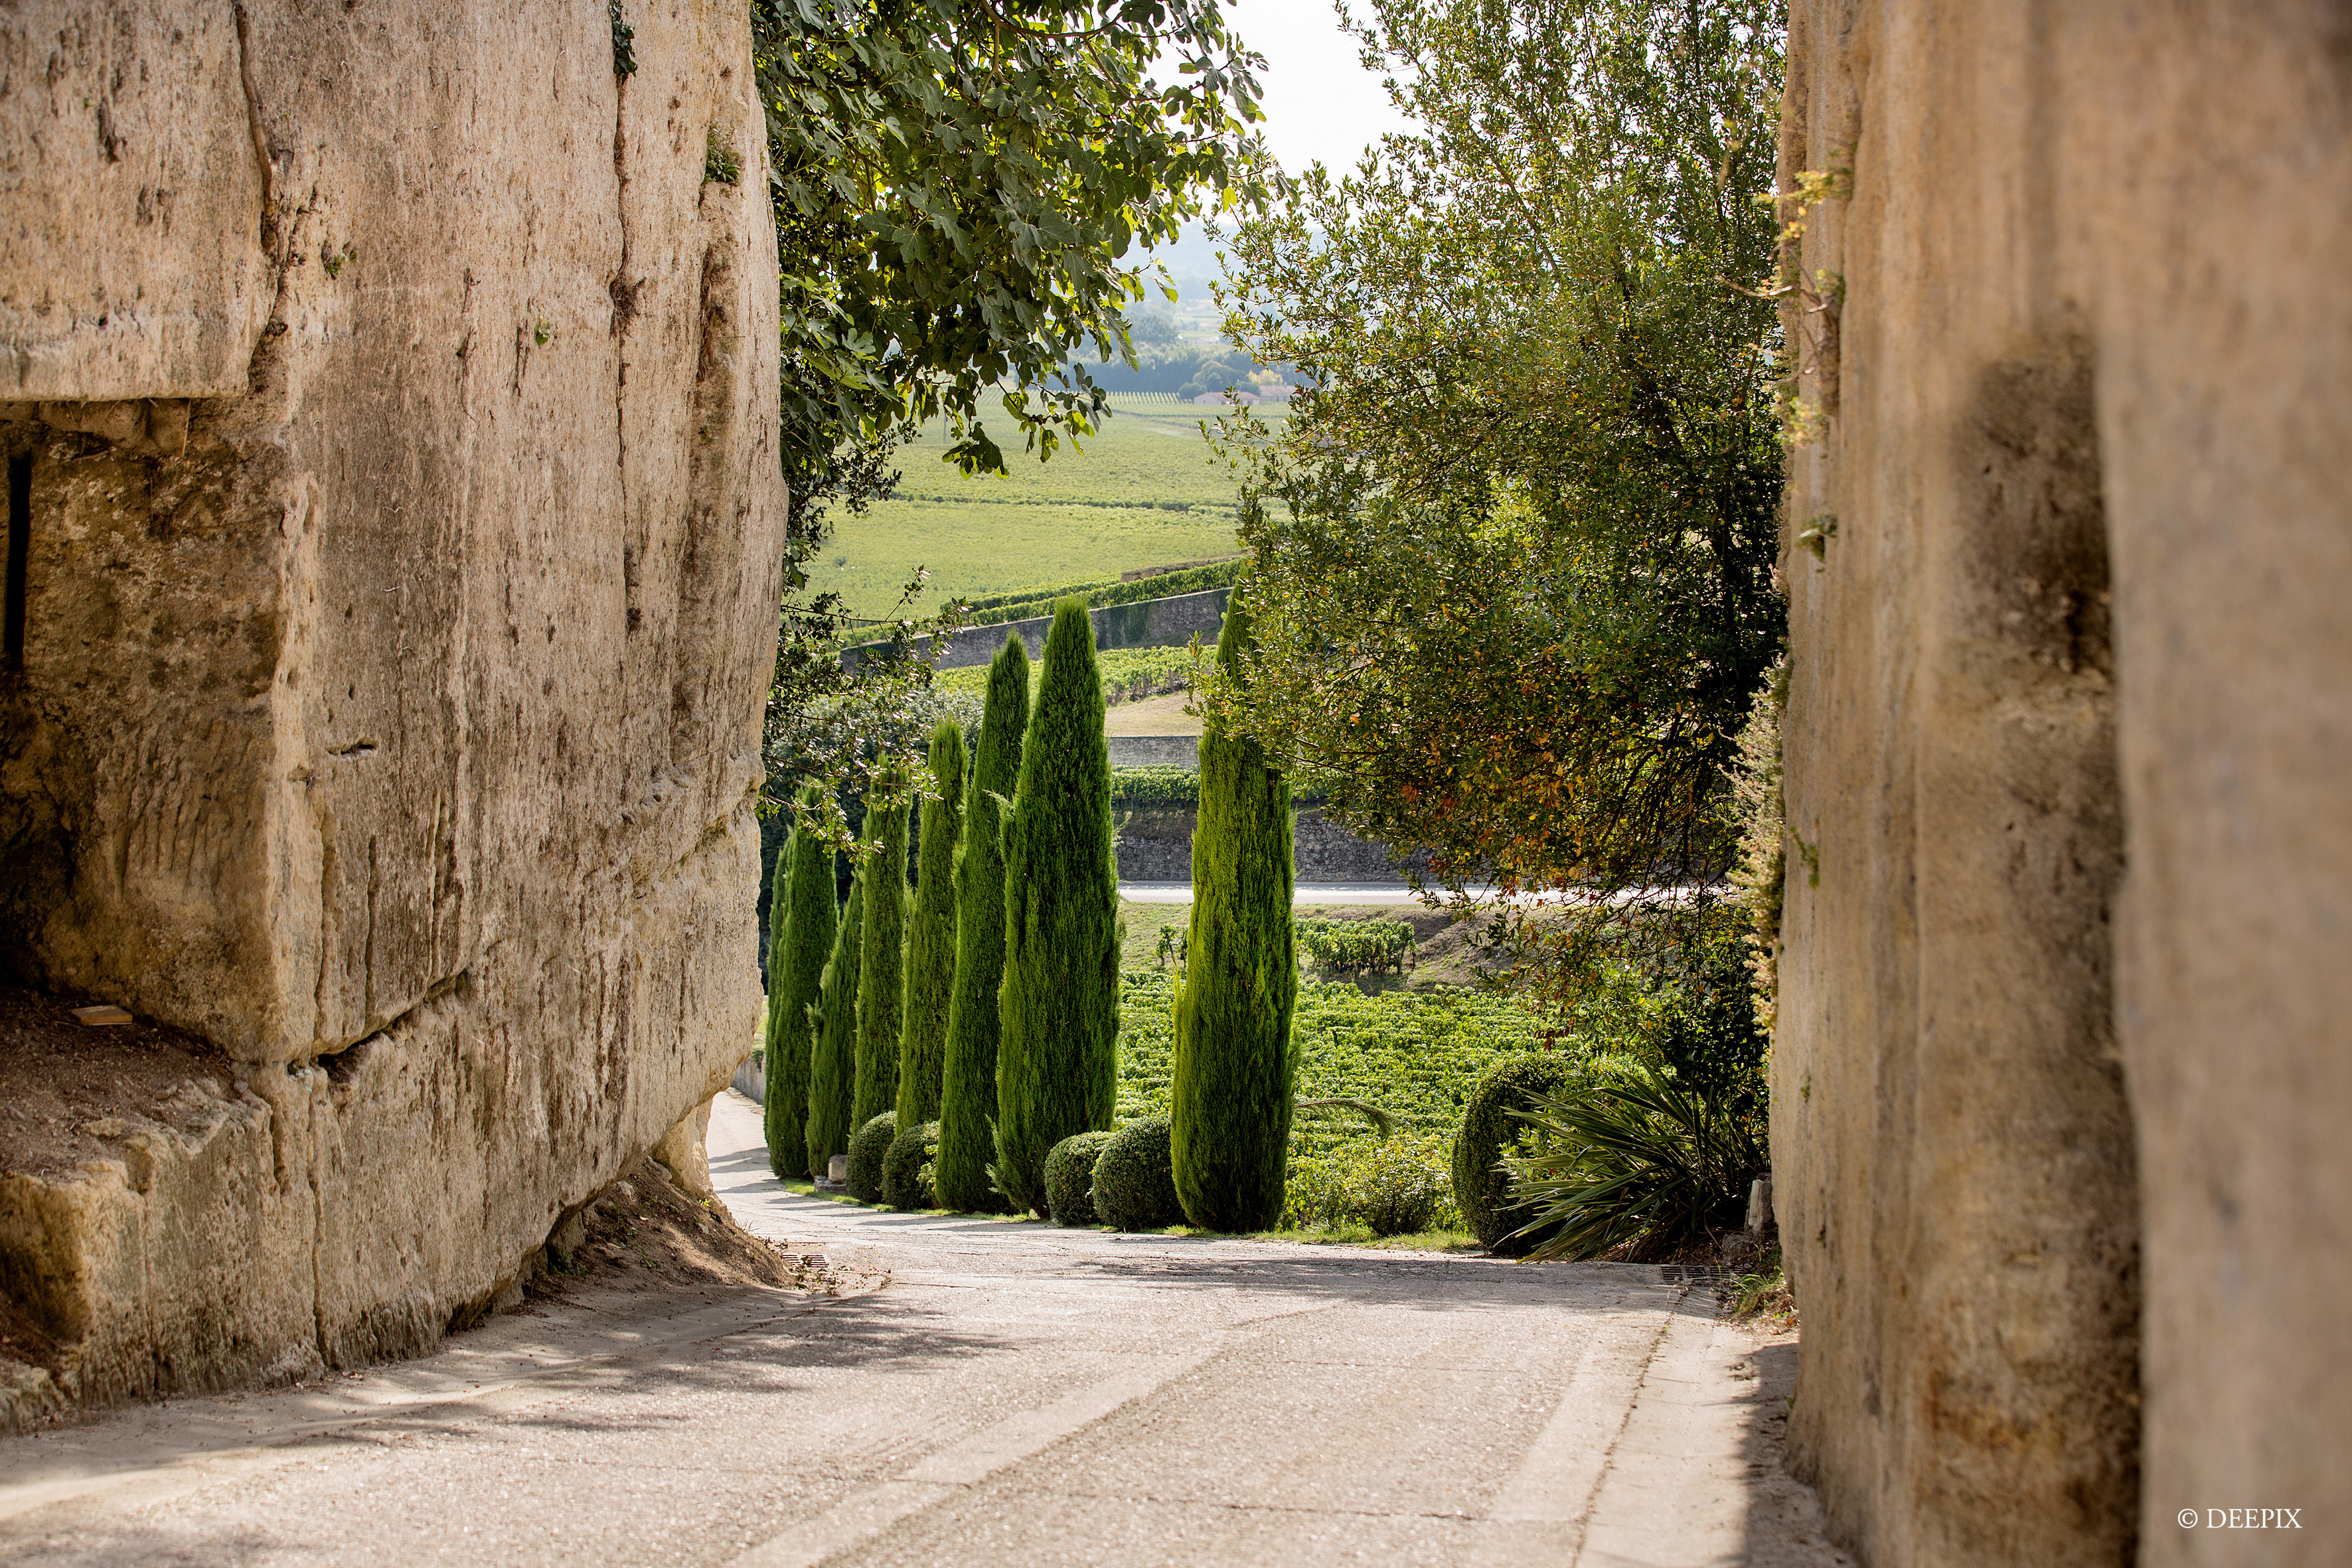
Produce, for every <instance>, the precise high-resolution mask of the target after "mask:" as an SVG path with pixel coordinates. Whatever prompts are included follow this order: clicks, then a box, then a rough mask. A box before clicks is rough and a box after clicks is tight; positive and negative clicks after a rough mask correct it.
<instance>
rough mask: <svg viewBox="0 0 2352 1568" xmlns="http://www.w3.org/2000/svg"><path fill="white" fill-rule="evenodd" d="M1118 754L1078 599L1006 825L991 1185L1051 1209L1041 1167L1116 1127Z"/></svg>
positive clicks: (1022, 1203)
mask: <svg viewBox="0 0 2352 1568" xmlns="http://www.w3.org/2000/svg"><path fill="white" fill-rule="evenodd" d="M1110 835H1111V825H1110V748H1109V745H1108V742H1105V741H1104V739H1103V696H1102V677H1101V674H1100V672H1099V671H1098V670H1097V668H1096V666H1095V636H1094V627H1093V626H1092V624H1091V623H1090V622H1088V620H1087V607H1086V604H1085V602H1084V601H1083V600H1079V599H1075V598H1071V599H1064V600H1063V601H1061V602H1060V603H1059V604H1057V605H1055V606H1054V628H1053V630H1052V631H1050V632H1049V633H1047V634H1046V637H1045V674H1044V676H1043V678H1042V679H1040V680H1039V682H1038V687H1037V710H1036V711H1035V712H1034V713H1032V714H1031V715H1030V716H1029V733H1028V735H1027V736H1026V738H1024V741H1023V742H1022V746H1021V783H1020V787H1019V788H1018V789H1017V790H1016V791H1015V792H1014V793H1013V808H1012V810H1011V811H1009V812H1008V813H1006V814H1005V820H1004V910H1005V921H1004V983H1003V988H1002V989H1001V990H1000V991H999V992H998V994H997V1006H998V1009H999V1012H1000V1014H1001V1016H1002V1025H1001V1026H1002V1029H1003V1034H1002V1037H1000V1039H999V1041H998V1044H997V1049H996V1182H997V1185H999V1186H1000V1187H1002V1188H1003V1189H1004V1194H1005V1195H1006V1196H1007V1197H1009V1198H1011V1199H1012V1200H1013V1204H1014V1205H1016V1206H1017V1207H1020V1208H1023V1209H1031V1210H1035V1211H1037V1212H1039V1213H1043V1212H1044V1211H1045V1155H1046V1153H1047V1152H1049V1151H1050V1150H1051V1149H1052V1148H1053V1147H1054V1145H1055V1144H1056V1143H1058V1142H1061V1141H1062V1140H1063V1139H1065V1138H1067V1137H1068V1136H1069V1135H1070V1134H1071V1133H1073V1132H1087V1131H1096V1130H1097V1129H1100V1128H1105V1127H1108V1126H1109V1125H1110V1119H1111V1111H1112V1108H1113V1105H1114V1103H1115V1101H1116V1100H1117V1098H1118V864H1117V862H1116V861H1115V860H1114V859H1113V858H1112V854H1111V842H1110Z"/></svg>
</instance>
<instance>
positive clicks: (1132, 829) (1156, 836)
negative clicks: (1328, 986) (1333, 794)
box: [1115, 805, 1427, 887]
mask: <svg viewBox="0 0 2352 1568" xmlns="http://www.w3.org/2000/svg"><path fill="white" fill-rule="evenodd" d="M1115 815H1116V816H1118V818H1119V829H1118V875H1119V879H1120V880H1121V881H1127V882H1190V881H1191V880H1192V829H1193V827H1194V826H1196V825H1197V824H1198V822H1199V819H1200V813H1199V812H1197V811H1195V810H1194V809H1193V808H1192V807H1191V806H1189V805H1185V806H1171V805H1147V806H1137V807H1134V808H1132V809H1126V808H1120V809H1118V811H1117V812H1116V813H1115ZM1292 844H1293V847H1294V849H1295V851H1296V857H1297V862H1296V863H1297V879H1298V880H1299V881H1301V882H1365V883H1379V884H1381V885H1384V886H1390V887H1394V886H1397V885H1400V884H1402V882H1403V881H1404V874H1403V872H1402V870H1400V869H1399V868H1398V866H1397V863H1396V858H1395V857H1394V855H1393V854H1391V851H1390V849H1389V847H1388V846H1387V845H1385V844H1381V843H1376V842H1374V841H1373V840H1371V839H1369V838H1359V837H1356V836H1355V835H1354V834H1352V833H1350V832H1349V831H1348V830H1347V829H1346V828H1344V827H1342V826H1339V824H1338V823H1336V822H1331V821H1328V820H1326V819H1325V817H1324V816H1323V808H1322V807H1321V806H1319V805H1309V806H1302V807H1301V808H1300V809H1299V810H1298V811H1297V814H1296V816H1295V819H1294V821H1293V823H1292ZM1420 864H1421V865H1422V867H1423V869H1426V868H1427V858H1426V857H1422V858H1421V859H1420Z"/></svg>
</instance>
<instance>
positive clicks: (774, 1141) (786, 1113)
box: [761, 784, 841, 1177]
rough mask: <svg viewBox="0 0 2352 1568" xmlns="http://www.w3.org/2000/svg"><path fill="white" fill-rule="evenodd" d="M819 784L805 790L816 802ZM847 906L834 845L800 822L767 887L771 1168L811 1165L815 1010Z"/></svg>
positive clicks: (766, 1118)
mask: <svg viewBox="0 0 2352 1568" xmlns="http://www.w3.org/2000/svg"><path fill="white" fill-rule="evenodd" d="M816 800H817V793H816V786H815V785H814V784H812V785H810V786H808V787H807V788H806V789H803V791H802V792H801V805H803V807H804V808H808V809H812V810H813V809H814V806H815V805H816ZM840 923H841V911H840V910H837V909H835V907H834V902H833V851H832V849H831V848H830V847H827V846H826V845H825V844H824V843H823V842H821V841H820V840H819V839H818V838H817V837H815V835H814V834H811V833H808V832H806V831H803V829H802V828H801V827H800V826H797V825H796V826H794V827H793V836H792V837H791V838H789V839H787V840H786V841H785V843H784V847H782V849H780V850H778V851H777V852H776V873H775V880H774V882H773V884H772V889H771V890H770V892H769V895H768V924H769V927H770V931H771V933H772V934H771V940H770V942H769V944H768V1027H767V1035H766V1038H765V1039H764V1040H763V1041H762V1042H761V1048H762V1063H761V1071H762V1073H763V1074H764V1076H765V1082H764V1084H763V1086H762V1088H761V1121H762V1122H763V1123H764V1124H765V1127H766V1131H767V1138H768V1168H769V1169H770V1170H771V1171H773V1172H774V1173H776V1174H777V1175H778V1176H780V1177H781V1176H798V1175H800V1174H801V1173H803V1172H804V1171H806V1170H807V1169H808V1167H809V1160H808V1142H807V1136H808V1114H809V1071H810V1068H811V1061H812V1057H813V1055H814V1050H815V1041H816V1030H815V1026H814V1025H813V1024H812V1023H811V1022H810V1019H809V1010H810V1009H811V1008H812V1007H814V1005H816V1002H817V992H818V988H819V987H820V986H821V985H822V984H824V961H825V959H826V958H827V957H829V956H831V954H832V952H833V938H834V931H835V928H836V927H837V926H839V925H840Z"/></svg>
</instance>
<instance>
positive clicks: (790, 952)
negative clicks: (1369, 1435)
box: [766, 599, 1297, 1230]
mask: <svg viewBox="0 0 2352 1568" xmlns="http://www.w3.org/2000/svg"><path fill="white" fill-rule="evenodd" d="M1247 636H1248V631H1247V616H1246V613H1245V612H1244V610H1243V608H1242V606H1241V605H1239V603H1238V602H1236V603H1235V604H1234V605H1231V606H1229V608H1228V610H1227V614H1226V623H1225V628H1224V633H1223V637H1221V638H1220V639H1219V648H1218V658H1219V659H1220V661H1221V662H1222V663H1223V665H1224V667H1225V668H1226V669H1227V671H1228V672H1229V673H1234V672H1237V671H1238V669H1239V663H1238V660H1239V657H1240V653H1241V650H1242V649H1243V648H1244V647H1245V646H1246V642H1247ZM930 763H931V768H932V772H933V773H934V774H935V775H936V776H937V778H938V781H939V784H940V797H939V798H937V799H935V800H930V801H927V802H925V803H924V805H923V818H922V829H923V831H922V839H921V842H922V847H921V851H920V853H921V856H922V864H921V867H920V871H919V879H918V882H917V889H916V893H915V900H914V907H913V910H912V911H911V914H910V912H909V910H908V889H907V885H906V869H905V868H906V860H907V811H906V808H905V806H903V805H899V806H896V807H891V806H887V805H876V806H874V807H873V808H871V809H869V811H868V812H867V814H866V828H865V834H866V837H868V838H869V839H871V840H872V842H873V844H874V853H873V854H872V855H871V856H870V857H869V858H866V862H865V865H864V867H863V868H861V870H860V871H859V873H858V875H857V877H856V879H855V880H854V882H853V884H852V886H851V889H850V894H849V900H848V902H847V903H846V905H845V906H844V907H843V909H842V910H841V911H840V912H839V914H838V916H837V917H836V915H835V909H834V892H833V887H834V884H833V866H832V856H831V854H830V853H829V852H828V851H827V850H826V849H825V847H824V846H823V845H822V844H820V843H818V842H816V841H815V840H814V839H813V838H811V837H809V836H808V835H806V834H804V833H803V832H800V831H797V830H796V831H795V832H794V834H793V837H792V839H791V841H790V842H789V843H788V844H787V845H786V846H785V847H784V849H783V851H782V853H781V854H780V855H779V856H778V857H777V862H776V868H775V884H774V890H773V893H772V904H771V907H772V909H774V910H781V911H783V912H782V914H781V915H780V916H778V917H776V918H774V919H773V920H772V926H773V930H774V936H773V942H772V947H771V950H770V958H769V975H770V987H771V1002H770V1007H769V1023H768V1033H767V1040H766V1047H767V1061H768V1064H769V1065H768V1068H767V1079H768V1091H767V1114H766V1120H767V1131H768V1150H769V1162H770V1165H771V1167H772V1169H773V1170H774V1172H775V1173H776V1174H778V1175H779V1176H783V1175H798V1174H800V1173H802V1172H803V1171H807V1172H810V1173H813V1174H821V1173H823V1170H824V1165H825V1163H826V1162H827V1160H828V1159H829V1157H830V1156H831V1155H833V1154H835V1153H840V1152H844V1151H845V1150H846V1149H847V1147H848V1144H849V1137H850V1134H851V1133H852V1132H853V1131H856V1129H857V1128H859V1127H861V1126H863V1125H865V1123H866V1121H867V1120H869V1119H870V1118H872V1117H874V1116H876V1115H877V1114H879V1113H881V1112H882V1111H885V1110H896V1112H897V1125H898V1126H899V1127H901V1128H906V1127H913V1126H918V1125H920V1124H922V1123H925V1122H928V1121H933V1120H936V1121H938V1123H939V1148H938V1152H937V1154H936V1156H935V1159H934V1163H933V1180H934V1186H935V1190H936V1192H937V1194H938V1199H939V1202H940V1204H941V1205H943V1206H945V1207H949V1208H954V1209H961V1210H970V1211H984V1210H988V1209H992V1208H999V1207H1002V1206H1003V1205H1004V1203H1005V1202H1006V1201H1007V1200H1009V1201H1010V1203H1011V1204H1012V1205H1013V1207H1015V1208H1016V1209H1024V1210H1034V1211H1036V1212H1040V1213H1042V1212H1044V1211H1045V1207H1046V1198H1045V1156H1046V1154H1047V1152H1049V1151H1050V1150H1051V1149H1052V1148H1053V1147H1054V1145H1055V1144H1056V1143H1058V1142H1061V1141H1062V1140H1063V1139H1065V1138H1067V1137H1069V1136H1071V1135H1072V1134H1074V1133H1078V1132H1085V1131H1098V1130H1103V1129H1108V1127H1109V1126H1110V1124H1111V1117H1112V1111H1113V1108H1114V1106H1115V1103H1116V1100H1117V1094H1118V953H1119V931H1118V861H1117V858H1116V856H1115V853H1114V851H1113V848H1112V840H1111V813H1110V755H1109V748H1108V742H1106V740H1105V739H1104V735H1103V699H1102V683H1101V677H1100V674H1099V672H1098V671H1097V668H1096V661H1095V648H1094V631H1093V626H1092V625H1091V623H1090V622H1089V620H1088V618H1087V611H1086V606H1085V605H1084V604H1083V603H1082V602H1080V601H1078V600H1076V599H1066V600H1064V601H1062V603H1060V604H1059V605H1056V606H1055V614H1054V624H1053V628H1052V630H1051V631H1050V632H1049V633H1048V635H1047V637H1046V643H1045V668H1044V670H1043V672H1042V674H1041V677H1040V679H1039V683H1038V692H1037V700H1036V706H1035V710H1034V712H1033V711H1031V709H1030V702H1029V656H1028V651H1027V649H1026V648H1025V647H1024V646H1023V644H1022V642H1021V640H1020V638H1019V637H1013V636H1008V637H1006V639H1005V645H1004V647H1003V650H1002V651H1001V652H999V653H998V655H997V657H996V658H995V660H994V662H993V663H992V665H991V666H990V669H989V682H988V696H987V700H986V705H985V707H984V708H983V710H982V721H981V732H980V739H979V744H978V746H977V748H976V752H975V754H974V756H973V757H972V758H971V763H972V766H971V779H970V783H969V789H968V790H967V787H966V778H965V767H966V757H965V749H964V744H963V736H962V733H961V731H960V730H958V729H957V728H956V727H955V726H954V725H952V724H942V725H940V727H939V729H938V730H936V731H933V733H932V737H931V749H930ZM1201 768H1202V778H1201V818H1200V828H1199V831H1198V832H1197V833H1196V835H1195V837H1194V839H1193V846H1192V878H1193V890H1194V900H1193V905H1192V933H1191V942H1190V950H1189V951H1190V957H1189V958H1188V961H1187V964H1186V971H1185V981H1184V985H1183V989H1182V991H1181V994H1180V996H1179V999H1178V1004H1177V1014H1176V1060H1175V1083H1174V1103H1173V1112H1172V1121H1173V1142H1172V1148H1173V1158H1174V1162H1175V1176H1176V1185H1177V1190H1178V1193H1179V1195H1180V1196H1181V1198H1182V1201H1183V1206H1184V1210H1185V1213H1186V1215H1187V1216H1188V1217H1189V1218H1191V1219H1192V1222H1193V1223H1194V1224H1197V1225H1202V1226H1209V1227H1212V1228H1215V1229H1219V1230H1245V1229H1257V1228H1263V1227H1265V1226H1269V1225H1272V1224H1273V1223H1275V1221H1276V1218H1277V1217H1278V1216H1279V1215H1280V1214H1281V1210H1282V1201H1283V1177H1284V1172H1285V1168H1286V1159H1287V1152H1288V1145H1289V1135H1290V1117H1291V1105H1292V1085H1293V1080H1294V1078H1295V1075H1296V1063H1295V1059H1294V1057H1293V1054H1292V1050H1291V1045H1290V1020H1291V1013H1292V1009H1293V1006H1294V1004H1295V1001H1296V998H1297V961H1296V958H1295V955H1294V953H1293V951H1292V946H1291V943H1292V936H1291V924H1290V897H1291V843H1290V793H1289V786H1288V784H1286V782H1285V780H1284V779H1283V777H1282V775H1281V774H1280V773H1276V771H1274V770H1273V769H1272V768H1271V767H1269V766H1268V765H1267V763H1266V761H1265V755H1264V752H1262V750H1261V749H1260V748H1259V747H1258V746H1257V744H1256V742H1253V741H1249V740H1247V739H1244V738H1231V737H1227V736H1226V735H1224V734H1223V733H1222V732H1221V731H1219V730H1218V729H1217V728H1216V727H1215V726H1214V725H1213V724H1212V725H1211V726H1210V728H1209V731H1208V732H1207V733H1205V734H1204V735H1203V736H1202V742H1201ZM813 804H814V796H813V795H803V806H807V805H813ZM828 952H829V954H830V956H829V957H828V956H824V955H826V954H827V953H828Z"/></svg>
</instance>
